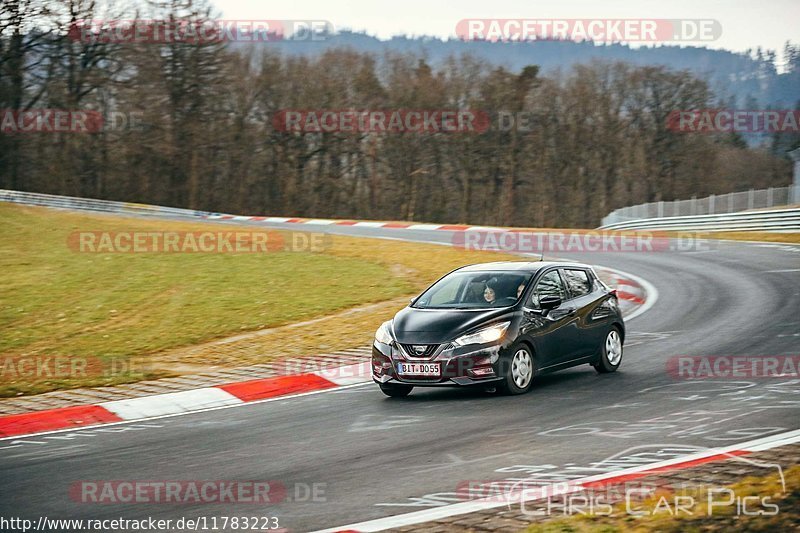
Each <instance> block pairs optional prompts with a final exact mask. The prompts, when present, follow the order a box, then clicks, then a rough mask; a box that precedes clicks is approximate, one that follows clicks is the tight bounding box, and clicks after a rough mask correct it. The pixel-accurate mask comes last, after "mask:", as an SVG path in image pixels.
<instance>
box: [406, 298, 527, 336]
mask: <svg viewBox="0 0 800 533" xmlns="http://www.w3.org/2000/svg"><path fill="white" fill-rule="evenodd" d="M512 312H513V309H512V308H503V309H472V310H462V309H415V308H413V307H406V308H405V309H403V310H402V311H400V312H398V313H397V314H396V315H395V317H394V321H393V322H392V327H393V330H394V336H395V340H397V342H400V343H403V344H442V343H445V342H450V341H452V340H454V339H456V338H457V337H459V336H460V335H463V334H464V333H466V332H468V331H470V330H473V329H475V328H478V327H479V326H481V325H482V324H485V323H487V322H489V321H491V320H493V319H498V318H500V317H503V316H508V315H510V314H511V313H512Z"/></svg>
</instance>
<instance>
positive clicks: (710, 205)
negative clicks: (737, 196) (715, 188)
mask: <svg viewBox="0 0 800 533" xmlns="http://www.w3.org/2000/svg"><path fill="white" fill-rule="evenodd" d="M708 214H709V215H713V214H714V195H713V194H712V195H711V196H709V197H708Z"/></svg>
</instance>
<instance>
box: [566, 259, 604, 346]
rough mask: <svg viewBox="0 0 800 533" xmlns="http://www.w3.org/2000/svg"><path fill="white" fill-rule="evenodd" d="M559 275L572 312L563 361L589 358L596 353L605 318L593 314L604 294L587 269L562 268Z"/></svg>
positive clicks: (601, 336)
mask: <svg viewBox="0 0 800 533" xmlns="http://www.w3.org/2000/svg"><path fill="white" fill-rule="evenodd" d="M561 274H562V276H563V278H564V282H565V284H566V290H567V292H568V293H569V295H570V299H569V301H568V302H567V304H566V305H567V306H568V307H569V308H570V309H574V311H575V328H576V330H575V336H574V337H572V338H570V343H569V344H570V348H569V351H570V354H569V356H568V357H567V359H566V360H574V359H581V358H585V357H589V356H591V355H593V354H595V353H596V352H597V349H598V347H599V346H600V342H601V341H602V338H603V333H604V332H605V326H606V325H607V322H608V319H607V317H606V316H605V315H601V314H598V313H596V311H597V308H598V307H599V306H600V304H601V303H602V301H603V299H604V298H605V296H606V293H605V291H604V290H603V287H602V285H600V284H599V283H597V281H596V279H595V278H594V275H593V274H592V273H591V271H590V270H589V269H585V268H578V267H562V268H561Z"/></svg>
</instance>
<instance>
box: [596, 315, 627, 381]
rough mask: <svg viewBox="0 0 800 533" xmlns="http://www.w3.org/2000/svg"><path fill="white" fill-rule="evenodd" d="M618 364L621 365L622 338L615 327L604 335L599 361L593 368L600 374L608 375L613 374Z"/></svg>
mask: <svg viewBox="0 0 800 533" xmlns="http://www.w3.org/2000/svg"><path fill="white" fill-rule="evenodd" d="M620 363H622V337H621V336H620V334H619V330H618V329H617V328H616V326H615V327H613V328H611V330H610V331H609V332H608V333H607V334H606V338H605V340H604V342H603V345H602V346H601V347H600V359H599V360H598V361H597V363H595V364H594V365H593V366H594V369H595V370H597V371H598V372H599V373H600V374H608V373H609V372H615V371H616V370H617V368H619V365H620Z"/></svg>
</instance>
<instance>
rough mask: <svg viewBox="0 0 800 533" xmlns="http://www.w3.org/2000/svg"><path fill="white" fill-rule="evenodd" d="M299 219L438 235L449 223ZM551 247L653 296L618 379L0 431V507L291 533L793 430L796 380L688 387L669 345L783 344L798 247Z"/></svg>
mask: <svg viewBox="0 0 800 533" xmlns="http://www.w3.org/2000/svg"><path fill="white" fill-rule="evenodd" d="M262 225H263V224H262ZM270 226H272V227H285V228H288V229H293V230H297V229H298V228H297V225H296V224H287V225H282V224H270ZM303 229H306V230H309V231H329V232H333V233H337V234H348V235H362V236H371V237H384V238H387V237H388V238H401V239H407V240H415V241H424V242H433V241H439V242H443V243H450V242H451V240H452V234H451V233H450V232H447V231H411V230H401V229H384V228H369V227H346V226H330V227H305V228H303ZM558 255H559V257H562V258H568V259H574V260H580V261H585V262H587V263H590V264H596V265H601V266H606V267H611V268H616V269H619V270H622V271H625V272H629V273H631V274H634V275H636V276H638V277H641V278H643V279H645V280H647V281H649V282H650V283H651V284H652V285H653V286H654V287H655V288H656V289H657V292H658V296H657V299H656V300H655V303H654V304H653V306H652V307H651V308H650V309H649V310H648V311H647V312H645V313H643V314H641V315H640V316H637V317H635V318H634V319H632V320H630V321H629V322H628V323H627V327H628V336H627V339H626V345H625V353H624V359H623V363H622V366H621V368H620V371H619V372H617V373H615V374H610V375H598V374H596V373H595V371H594V370H593V369H592V368H591V367H590V366H588V365H585V366H581V367H577V368H573V369H570V370H566V371H562V372H559V373H555V374H551V375H548V376H543V377H540V378H538V379H537V380H536V382H535V383H534V388H533V389H532V390H531V392H530V393H529V394H526V395H522V396H513V397H509V396H498V395H491V394H485V393H483V392H479V391H470V390H456V389H436V390H432V389H416V390H415V391H414V392H413V393H412V394H411V396H409V397H408V398H405V399H389V398H386V397H384V395H383V394H381V392H380V391H379V390H378V388H377V387H376V386H374V385H373V384H365V385H358V386H352V387H346V388H343V389H337V390H334V391H329V392H321V393H312V394H308V395H302V396H298V397H292V398H288V399H276V400H272V401H265V402H260V403H254V404H247V405H243V406H238V407H235V408H228V409H218V410H210V411H206V412H198V413H192V414H187V415H184V416H172V417H165V418H158V419H153V420H149V421H146V422H131V423H122V424H118V425H114V426H108V427H105V428H96V429H88V430H82V431H72V432H69V431H66V432H54V433H51V434H47V435H39V436H32V437H24V438H9V439H3V440H0V472H2V478H3V483H2V488H0V493H2V494H1V495H0V514H1V515H3V516H18V517H23V518H30V519H33V520H36V519H37V518H38V517H40V516H42V515H44V516H47V517H49V518H92V519H102V518H118V517H123V518H144V517H155V518H171V519H173V520H174V519H178V518H181V517H213V516H217V517H220V516H233V515H240V516H275V517H278V519H279V523H280V526H281V527H286V528H288V529H289V530H290V531H309V530H316V529H322V528H329V527H334V526H341V525H346V524H353V523H357V522H362V521H365V520H370V519H375V518H380V517H385V516H389V515H396V514H403V513H408V512H412V511H419V510H422V509H427V508H432V507H436V506H441V505H447V504H451V503H454V502H457V501H459V499H458V496H457V495H455V492H456V490H457V489H458V487H459V486H463V484H464V483H466V482H469V481H471V480H496V479H506V478H509V477H515V476H516V477H524V476H537V477H541V478H547V479H552V480H554V481H555V480H559V479H568V478H569V476H579V475H590V474H591V473H596V472H598V471H602V470H603V469H608V468H621V467H622V466H624V465H625V464H633V463H631V461H635V460H636V458H641V457H652V458H668V457H670V456H678V455H682V454H689V453H692V452H693V451H694V450H698V449H705V448H712V447H718V446H729V445H735V444H736V443H737V442H743V441H747V440H752V439H756V438H759V437H764V436H769V435H773V434H777V433H781V432H785V431H789V430H794V429H798V428H800V382H798V380H796V379H781V378H772V379H717V380H712V381H709V380H702V381H688V380H685V379H679V378H677V377H675V376H673V375H671V374H670V373H669V372H668V371H667V364H668V361H669V360H670V358H672V357H675V356H681V355H700V356H703V355H714V356H739V355H744V356H773V355H790V354H797V353H798V351H799V350H798V348H800V336H798V335H799V334H798V332H800V313H799V311H800V246H791V245H781V244H758V243H744V242H719V243H716V244H709V245H708V247H707V249H701V250H694V251H688V252H669V251H664V252H653V253H634V252H629V253H584V254H566V253H564V254H558ZM309 296H310V297H311V296H312V295H309ZM784 466H788V465H784ZM98 480H237V481H242V480H259V481H272V482H273V483H274V484H275V486H278V485H281V486H283V487H284V488H285V490H286V493H285V497H282V498H280V499H281V500H282V501H280V502H277V503H275V504H274V505H271V506H268V507H265V506H263V505H256V504H250V503H237V504H229V503H226V504H219V503H215V504H165V503H152V504H142V503H136V504H133V503H129V504H121V503H120V504H97V503H80V502H78V501H75V497H74V494H73V495H72V496H71V495H70V489H71V488H73V491H74V487H75V485H76V484H79V483H81V482H82V481H98Z"/></svg>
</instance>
